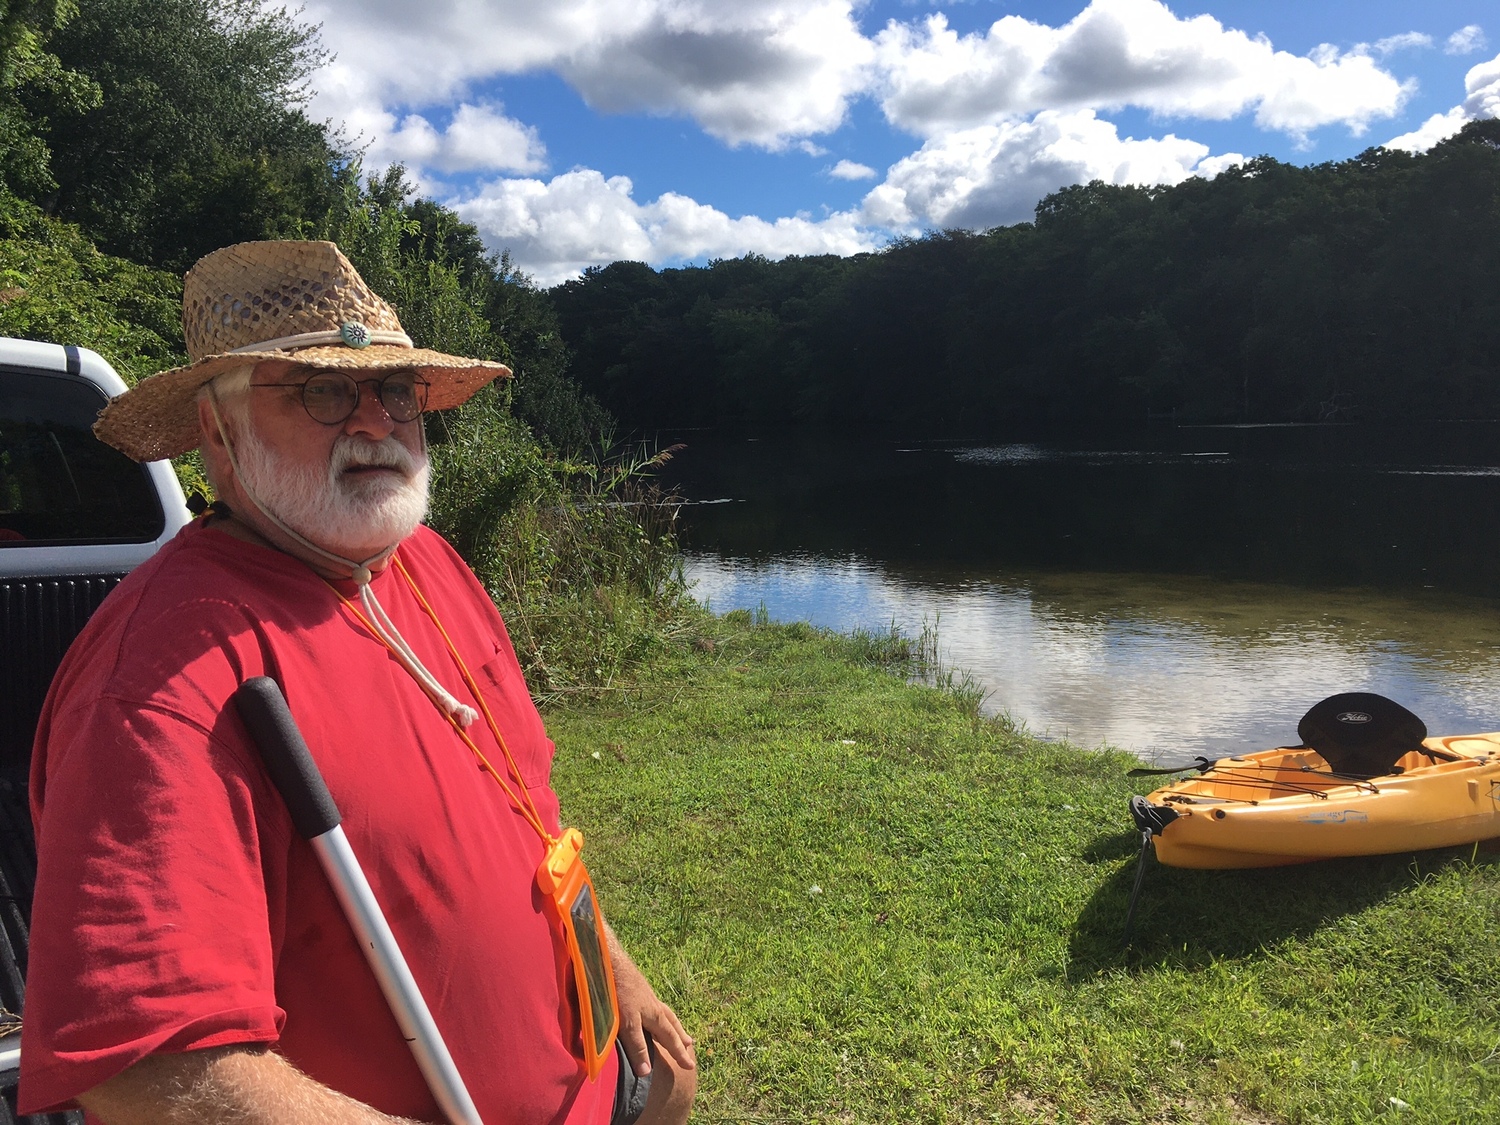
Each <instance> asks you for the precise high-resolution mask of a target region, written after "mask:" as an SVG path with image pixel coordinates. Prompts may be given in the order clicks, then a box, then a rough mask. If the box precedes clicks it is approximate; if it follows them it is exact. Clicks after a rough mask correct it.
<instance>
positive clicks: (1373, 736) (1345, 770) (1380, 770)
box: [1297, 691, 1427, 778]
mask: <svg viewBox="0 0 1500 1125" xmlns="http://www.w3.org/2000/svg"><path fill="white" fill-rule="evenodd" d="M1297 736H1298V737H1299V738H1301V739H1302V743H1303V745H1304V746H1309V747H1311V748H1312V749H1314V750H1316V751H1317V752H1318V753H1319V754H1320V755H1322V757H1323V760H1324V761H1326V762H1327V763H1328V767H1329V769H1331V770H1332V771H1333V772H1334V773H1336V774H1344V775H1347V776H1350V777H1360V778H1371V777H1385V776H1386V775H1387V774H1391V773H1394V772H1395V769H1396V763H1397V762H1398V761H1399V760H1400V759H1401V757H1402V755H1404V754H1409V753H1410V752H1411V751H1413V750H1421V749H1422V740H1423V739H1424V738H1426V737H1427V724H1426V723H1424V722H1422V720H1421V719H1419V718H1417V717H1416V716H1415V715H1413V714H1412V713H1411V712H1410V711H1408V710H1407V709H1406V708H1405V707H1403V706H1401V704H1399V703H1397V702H1396V701H1395V700H1392V699H1387V698H1386V697H1385V696H1383V695H1376V694H1375V693H1374V692H1368V691H1346V692H1343V693H1342V694H1340V695H1330V696H1329V697H1328V698H1327V699H1325V700H1323V701H1322V702H1321V703H1318V704H1316V705H1314V706H1313V708H1312V710H1310V711H1308V713H1307V714H1305V715H1303V716H1302V721H1301V722H1300V723H1298V724H1297Z"/></svg>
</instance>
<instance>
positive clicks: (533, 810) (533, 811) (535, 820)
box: [328, 559, 557, 848]
mask: <svg viewBox="0 0 1500 1125" xmlns="http://www.w3.org/2000/svg"><path fill="white" fill-rule="evenodd" d="M393 561H394V562H395V563H396V569H397V571H398V572H399V573H400V574H401V576H402V577H403V578H404V579H405V580H406V584H407V585H408V586H409V587H411V591H412V593H413V594H415V595H416V598H417V602H418V603H419V604H420V605H421V607H422V609H423V610H424V611H426V613H427V616H428V617H429V618H431V619H432V623H433V624H434V625H436V626H437V629H438V632H439V633H441V634H442V637H443V642H444V643H445V644H446V645H447V647H448V654H449V655H450V656H452V658H453V661H454V663H455V664H457V665H458V670H459V672H460V673H461V674H462V676H463V679H464V683H465V684H467V685H468V688H469V691H471V692H472V693H473V695H474V698H475V700H476V701H477V702H478V703H479V708H480V710H481V711H482V712H483V713H484V718H485V722H486V723H487V724H488V725H489V728H490V733H491V734H493V735H494V736H495V741H496V743H498V744H499V746H500V750H501V752H502V753H503V754H504V755H505V761H506V764H507V765H508V766H509V767H510V770H511V775H512V776H513V777H514V778H515V781H516V784H517V785H519V786H520V789H521V793H520V796H517V794H516V791H515V790H514V789H513V788H511V785H510V782H509V781H507V780H506V779H505V778H504V777H502V776H501V774H500V772H499V771H498V770H496V769H495V767H494V766H493V765H491V764H490V760H489V759H488V758H487V757H485V755H484V751H482V750H480V749H479V747H478V746H477V745H476V744H475V742H474V740H473V739H472V738H470V737H469V732H468V731H466V730H464V728H463V726H462V725H460V723H459V721H458V719H457V718H455V717H454V716H453V715H449V714H448V713H447V712H446V711H444V712H443V715H444V717H445V718H446V719H447V720H448V725H449V726H451V727H452V728H453V730H454V733H456V734H457V735H458V737H459V738H461V739H462V740H463V742H464V745H466V746H467V747H468V748H469V749H470V750H471V751H472V752H473V754H474V757H475V758H477V759H478V761H479V767H480V769H482V770H483V771H484V772H485V773H487V774H489V775H490V777H492V778H493V779H494V780H495V783H496V784H497V785H499V786H500V788H501V789H502V790H503V791H504V792H505V795H506V797H508V798H509V799H510V802H511V804H512V805H514V806H515V808H516V811H517V812H519V813H520V814H521V816H522V817H524V818H525V820H526V822H527V823H528V824H530V825H531V827H532V828H533V829H535V830H536V834H537V835H538V836H540V837H541V838H542V842H543V843H544V844H546V845H547V846H548V847H549V848H550V847H551V846H552V845H553V844H555V843H556V842H557V839H556V837H554V836H553V835H552V833H550V832H548V831H547V827H546V825H545V824H543V822H542V816H541V813H540V812H538V811H537V807H536V802H535V801H534V800H532V797H531V790H530V789H528V788H527V786H526V779H525V778H524V777H522V776H521V770H520V767H518V766H517V765H516V760H515V758H514V757H513V756H512V755H511V752H510V747H509V746H507V745H506V743H505V737H504V736H503V735H502V734H501V733H500V726H499V724H498V723H496V722H495V717H494V716H493V715H492V714H491V713H490V709H489V705H488V704H487V703H486V702H485V699H484V696H483V695H481V694H480V693H479V688H478V687H477V686H476V685H475V683H474V678H473V677H472V676H471V675H470V674H469V669H468V667H467V666H466V665H465V664H464V662H463V658H462V657H460V656H459V654H458V650H457V649H455V648H454V647H453V641H452V640H450V639H449V637H448V631H447V630H446V629H444V628H443V623H442V622H441V621H439V620H438V618H437V614H436V613H434V612H433V610H432V607H431V606H430V605H428V604H427V599H426V598H424V597H423V596H422V592H421V591H420V590H419V589H417V584H416V583H415V582H413V581H412V578H411V575H410V574H408V573H407V572H406V568H405V567H404V566H402V565H401V563H400V560H399V559H394V560H393ZM328 585H329V588H330V589H332V590H333V592H334V593H335V594H337V595H338V598H339V600H340V601H341V602H343V603H344V606H345V608H347V609H348V610H349V612H350V613H352V614H353V615H354V616H355V618H357V619H358V620H359V622H360V624H361V625H363V626H364V627H365V628H366V629H367V630H369V632H370V634H371V635H372V636H373V637H375V638H376V639H377V640H379V641H380V643H381V644H383V645H385V646H386V648H390V647H391V645H390V642H389V641H387V640H385V638H384V637H382V636H381V635H380V633H379V631H378V630H377V629H376V628H375V626H374V624H373V623H372V622H371V621H370V619H369V618H368V617H366V616H365V613H364V611H363V610H362V609H360V607H359V606H358V605H356V604H355V603H354V602H353V600H352V599H350V598H348V597H347V596H345V594H344V592H343V591H342V590H340V589H339V588H338V587H337V586H334V585H333V583H331V582H330V583H329V584H328ZM392 651H394V650H392ZM423 694H427V692H426V689H425V688H424V689H423ZM429 698H430V696H429Z"/></svg>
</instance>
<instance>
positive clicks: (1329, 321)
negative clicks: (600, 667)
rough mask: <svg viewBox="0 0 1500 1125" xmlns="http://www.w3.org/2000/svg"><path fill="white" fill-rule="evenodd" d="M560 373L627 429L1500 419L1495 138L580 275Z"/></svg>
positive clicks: (567, 307)
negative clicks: (850, 245) (767, 256)
mask: <svg viewBox="0 0 1500 1125" xmlns="http://www.w3.org/2000/svg"><path fill="white" fill-rule="evenodd" d="M552 297H553V300H554V301H555V303H556V305H557V308H558V314H559V317H560V320H561V323H562V326H563V332H564V335H565V337H566V338H567V340H568V341H569V343H570V344H571V345H572V347H573V349H574V351H575V354H576V362H575V364H574V368H573V374H574V377H575V378H576V379H577V380H578V381H579V383H580V384H582V386H583V387H584V388H585V389H586V390H588V391H590V392H591V393H593V394H595V395H597V396H598V397H599V398H600V400H601V401H602V402H603V403H604V404H605V405H606V406H608V407H609V408H610V409H611V410H612V411H614V412H615V413H616V414H617V415H618V416H619V417H620V418H621V419H622V421H623V422H625V423H626V424H627V425H631V426H636V427H642V428H649V427H654V426H661V425H679V426H685V425H703V424H712V423H716V422H773V421H781V420H784V419H785V418H786V417H787V416H788V415H791V416H792V417H794V418H802V419H807V420H813V421H824V422H849V421H854V422H862V421H868V422H888V423H897V424H902V425H908V426H910V425H913V424H916V425H927V426H930V427H936V426H944V427H948V426H952V425H953V424H954V423H956V422H961V423H962V424H964V425H965V426H969V427H984V426H989V427H1001V426H1007V425H1012V424H1017V423H1019V424H1026V425H1032V426H1035V425H1037V424H1047V423H1053V422H1056V423H1062V424H1068V425H1078V424H1080V423H1085V424H1109V425H1120V424H1137V423H1139V422H1141V421H1143V420H1145V419H1146V418H1147V417H1148V416H1166V417H1175V418H1177V419H1178V420H1184V421H1192V420H1196V421H1219V422H1225V421H1266V422H1270V421H1318V420H1333V421H1345V420H1351V419H1356V418H1370V419H1386V420H1398V419H1406V418H1455V417H1457V418H1473V417H1491V418H1492V417H1497V416H1500V379H1497V378H1496V375H1497V361H1496V358H1495V357H1496V356H1497V355H1500V320H1497V319H1496V318H1495V317H1494V316H1492V315H1490V313H1489V311H1488V310H1491V309H1493V308H1495V307H1497V306H1500V124H1497V123H1496V122H1495V121H1479V122H1471V123H1470V124H1468V125H1467V126H1465V127H1464V129H1463V131H1462V132H1461V133H1460V134H1458V135H1457V136H1456V137H1454V138H1451V139H1450V140H1448V141H1445V142H1444V143H1442V144H1440V145H1438V146H1436V147H1435V148H1434V149H1433V150H1432V151H1431V152H1430V153H1428V154H1427V155H1425V156H1420V157H1414V156H1411V155H1408V154H1406V153H1402V152H1392V151H1386V150H1382V149H1371V150H1369V151H1368V152H1365V153H1362V154H1361V155H1360V156H1359V157H1357V158H1355V159H1352V160H1346V161H1342V162H1339V163H1336V164H1322V165H1316V166H1313V167H1309V168H1298V167H1294V166H1291V165H1286V164H1281V163H1279V162H1277V161H1275V160H1273V159H1271V158H1269V157H1260V158H1258V159H1255V160H1252V161H1250V162H1248V163H1247V164H1245V165H1244V166H1242V167H1240V168H1235V169H1230V170H1229V171H1226V172H1225V173H1223V174H1221V175H1220V176H1218V177H1217V178H1215V179H1214V180H1211V181H1209V180H1201V179H1189V180H1187V181H1185V182H1184V183H1182V184H1179V185H1177V186H1176V187H1170V188H1136V187H1112V186H1109V185H1106V184H1102V183H1092V184H1087V185H1079V186H1076V187H1069V188H1065V189H1063V190H1062V191H1059V192H1056V193H1055V194H1053V195H1051V196H1048V197H1047V198H1046V199H1044V200H1042V202H1041V203H1040V204H1038V206H1037V210H1036V221H1035V222H1034V223H1026V224H1020V225H1018V226H1014V227H1006V228H997V229H995V230H992V231H988V232H986V233H983V234H974V233H970V232H965V231H945V232H939V233H934V234H931V235H929V236H927V237H925V238H921V239H916V240H903V241H900V242H897V243H896V244H894V245H892V246H890V247H888V248H887V249H886V250H884V251H883V252H881V253H879V254H870V255H862V256H858V257H855V258H851V259H828V258H788V259H785V260H784V261H781V262H775V263H772V262H767V261H765V260H764V259H762V258H758V257H755V256H751V257H748V258H745V259H743V260H739V261H733V262H723V261H721V262H713V263H711V264H710V265H708V266H706V267H701V268H690V269H678V270H663V271H660V272H656V271H653V270H650V269H648V268H647V267H646V266H643V265H641V264H639V263H616V264H614V265H611V266H606V267H602V268H599V269H593V270H590V271H588V272H587V273H586V274H585V276H584V277H583V278H581V279H579V280H577V281H573V282H568V283H566V284H564V285H562V286H559V287H557V288H556V289H554V290H552Z"/></svg>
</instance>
